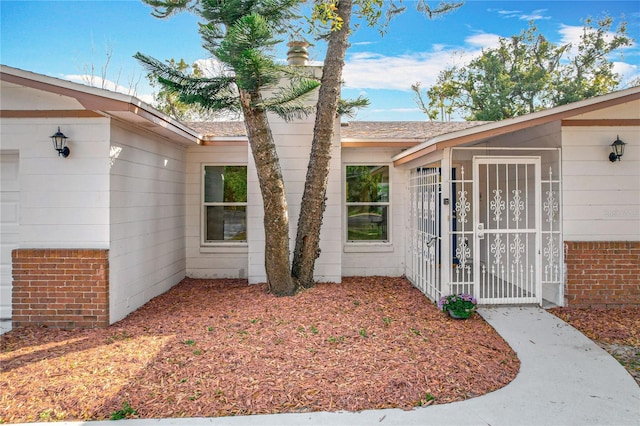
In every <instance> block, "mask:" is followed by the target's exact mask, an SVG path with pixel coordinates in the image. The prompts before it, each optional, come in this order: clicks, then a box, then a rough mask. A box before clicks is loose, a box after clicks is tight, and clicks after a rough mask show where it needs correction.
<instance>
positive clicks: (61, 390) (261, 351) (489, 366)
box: [0, 277, 520, 423]
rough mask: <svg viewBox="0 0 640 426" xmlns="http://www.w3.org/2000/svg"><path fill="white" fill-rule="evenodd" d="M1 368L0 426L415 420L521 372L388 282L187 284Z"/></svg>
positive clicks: (16, 335)
mask: <svg viewBox="0 0 640 426" xmlns="http://www.w3.org/2000/svg"><path fill="white" fill-rule="evenodd" d="M0 363H1V365H2V371H1V373H0V388H1V389H2V392H1V394H0V423H2V422H32V421H43V420H76V419H86V420H89V419H91V420H98V419H107V418H109V417H110V416H111V415H112V414H122V415H127V416H128V417H139V418H162V417H195V416H206V417H213V416H232V415H246V414H258V413H284V412H308V411H338V410H348V411H358V410H365V409H374V408H385V407H399V408H403V409H411V408H412V407H416V406H420V405H427V404H432V403H435V404H440V403H447V402H452V401H458V400H463V399H467V398H471V397H475V396H478V395H482V394H485V393H487V392H491V391H494V390H496V389H498V388H501V387H503V386H505V385H506V384H508V383H509V382H510V381H511V380H513V379H514V378H515V376H516V374H517V372H518V370H519V367H520V362H519V360H518V358H517V356H516V354H515V353H514V352H513V350H511V348H510V347H509V346H508V345H507V344H506V342H505V341H504V340H503V339H502V338H501V337H500V336H499V335H498V334H497V333H496V332H495V331H494V330H493V329H492V328H491V327H490V326H489V325H488V324H487V323H486V322H485V321H484V320H483V319H482V318H481V317H480V316H479V315H477V314H476V315H474V316H473V317H472V318H471V319H469V320H466V321H460V320H453V319H450V318H449V317H448V316H446V315H445V314H444V313H442V312H439V311H438V309H437V307H436V306H435V305H434V304H432V303H430V302H429V301H428V300H427V299H426V298H425V297H424V296H423V295H422V293H420V292H419V291H418V290H417V289H415V288H414V287H412V286H411V284H410V283H409V282H408V281H406V280H405V279H403V278H388V277H366V278H362V277H359V278H345V279H344V282H343V284H318V285H317V286H316V287H314V288H312V289H310V290H307V291H304V292H302V293H300V294H298V295H296V296H295V297H285V298H277V297H275V296H272V295H268V294H266V292H265V286H264V285H255V286H248V285H247V283H246V281H243V280H193V279H185V280H184V281H183V282H182V283H180V284H179V285H177V286H175V287H174V288H173V289H171V290H170V291H169V292H167V293H165V294H163V295H161V296H159V297H157V298H155V299H153V300H152V301H151V302H149V303H147V304H146V305H145V306H143V307H142V308H141V309H139V310H137V311H136V312H134V313H132V314H131V315H129V316H128V317H127V318H125V319H124V320H122V321H120V322H118V323H116V324H114V325H112V326H110V327H108V328H106V329H95V330H73V331H64V330H55V329H47V328H26V329H18V330H14V331H11V332H9V333H7V334H5V335H4V336H2V338H1V341H0ZM128 407H130V408H128ZM134 411H135V413H134Z"/></svg>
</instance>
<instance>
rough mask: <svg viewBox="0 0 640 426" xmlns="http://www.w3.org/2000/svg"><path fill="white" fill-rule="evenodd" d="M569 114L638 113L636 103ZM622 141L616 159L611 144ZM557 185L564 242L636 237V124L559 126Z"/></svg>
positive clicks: (639, 156)
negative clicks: (620, 153)
mask: <svg viewBox="0 0 640 426" xmlns="http://www.w3.org/2000/svg"><path fill="white" fill-rule="evenodd" d="M594 114H595V113H592V114H588V115H584V116H580V117H573V118H577V119H580V118H598V119H604V118H610V119H614V118H640V102H635V103H633V104H627V105H626V106H618V107H615V108H611V109H609V110H605V111H599V112H598V113H597V114H595V115H594ZM617 135H619V136H620V139H621V140H622V141H624V142H626V144H627V145H626V149H625V153H624V156H623V157H622V160H621V161H616V162H615V163H612V162H610V161H609V160H608V156H609V153H610V152H611V147H610V145H611V143H612V142H613V141H614V140H615V138H616V136H617ZM562 176H563V177H562V185H563V201H564V202H563V219H564V222H563V223H564V227H563V231H564V240H565V241H639V240H640V127H638V126H633V127H631V126H626V127H623V126H617V127H564V128H563V129H562Z"/></svg>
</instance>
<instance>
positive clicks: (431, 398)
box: [418, 392, 436, 407]
mask: <svg viewBox="0 0 640 426" xmlns="http://www.w3.org/2000/svg"><path fill="white" fill-rule="evenodd" d="M435 400H436V397H435V396H433V395H432V394H431V392H427V393H426V394H425V396H424V398H422V399H421V400H420V401H418V406H419V407H423V406H425V405H430V404H431V403H432V402H433V401H435Z"/></svg>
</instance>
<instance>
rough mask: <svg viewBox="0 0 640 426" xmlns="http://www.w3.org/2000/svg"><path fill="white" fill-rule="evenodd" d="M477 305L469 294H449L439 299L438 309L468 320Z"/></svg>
mask: <svg viewBox="0 0 640 426" xmlns="http://www.w3.org/2000/svg"><path fill="white" fill-rule="evenodd" d="M477 304H478V301H477V300H476V299H475V297H473V296H472V295H470V294H467V293H460V294H450V295H448V296H442V297H441V298H440V300H439V301H438V308H439V309H440V310H442V311H444V312H447V311H449V312H451V313H453V315H455V316H457V317H460V318H469V317H470V316H471V314H472V313H473V311H474V310H475V308H476V305H477Z"/></svg>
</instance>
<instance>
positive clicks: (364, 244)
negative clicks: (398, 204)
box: [341, 162, 393, 253]
mask: <svg viewBox="0 0 640 426" xmlns="http://www.w3.org/2000/svg"><path fill="white" fill-rule="evenodd" d="M349 166H382V167H385V166H386V167H387V169H388V176H389V191H388V192H389V199H388V200H387V201H386V202H375V203H357V202H352V203H347V193H346V186H347V167H349ZM392 169H393V164H391V163H385V162H370V163H366V162H348V163H342V171H341V173H342V191H341V193H342V200H341V204H342V224H343V226H344V228H343V232H342V243H343V245H344V252H345V253H347V252H366V251H393V244H392V241H393V240H392V238H391V233H392V224H393V223H392V222H393V218H392V216H393V215H392V213H391V212H392V209H391V205H392V202H391V200H392V198H393V196H392V194H391V192H392V190H391V188H392V186H393V182H392V177H391V170H392ZM349 205H354V206H355V205H367V206H369V205H380V206H386V207H387V239H386V240H370V241H364V240H349V239H348V238H349V224H348V217H347V211H348V208H347V207H348V206H349ZM376 245H378V246H380V245H383V246H385V247H391V250H375V249H373V250H372V248H373V247H374V246H376ZM348 246H349V247H352V248H353V249H352V250H348V249H347V247H348ZM357 247H360V248H361V250H358V249H356V248H357Z"/></svg>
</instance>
